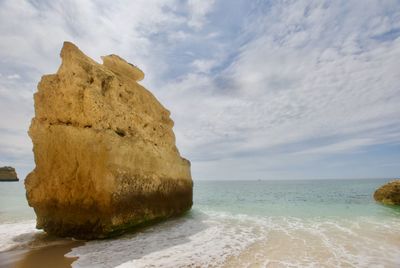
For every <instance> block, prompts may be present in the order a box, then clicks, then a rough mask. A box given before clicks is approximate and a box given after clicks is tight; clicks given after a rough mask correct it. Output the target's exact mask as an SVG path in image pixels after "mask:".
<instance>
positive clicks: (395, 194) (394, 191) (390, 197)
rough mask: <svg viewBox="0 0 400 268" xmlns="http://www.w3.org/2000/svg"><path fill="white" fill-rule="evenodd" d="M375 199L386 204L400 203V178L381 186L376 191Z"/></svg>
mask: <svg viewBox="0 0 400 268" xmlns="http://www.w3.org/2000/svg"><path fill="white" fill-rule="evenodd" d="M374 199H375V200H376V201H378V202H381V203H382V204H384V205H400V180H394V181H391V182H389V183H387V184H385V185H383V186H381V187H380V188H379V189H378V190H376V191H375V193H374Z"/></svg>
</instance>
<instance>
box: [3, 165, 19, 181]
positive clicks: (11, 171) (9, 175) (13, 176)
mask: <svg viewBox="0 0 400 268" xmlns="http://www.w3.org/2000/svg"><path fill="white" fill-rule="evenodd" d="M0 181H18V177H17V172H15V168H13V167H0Z"/></svg>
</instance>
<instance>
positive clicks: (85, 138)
mask: <svg viewBox="0 0 400 268" xmlns="http://www.w3.org/2000/svg"><path fill="white" fill-rule="evenodd" d="M61 58H62V64H61V66H60V68H59V70H58V71H57V73H56V74H52V75H45V76H43V77H42V80H41V81H40V83H39V85H38V92H37V93H35V95H34V101H35V117H34V118H33V120H32V123H31V126H30V129H29V135H30V137H31V138H32V141H33V151H34V156H35V163H36V167H35V169H34V170H33V171H32V172H31V173H30V174H29V175H28V176H27V178H26V180H25V187H26V191H27V199H28V202H29V205H30V206H32V207H33V208H34V210H35V212H36V215H37V228H40V229H44V230H45V231H46V232H48V233H51V234H56V235H59V236H72V237H76V238H84V239H93V238H102V237H107V236H112V235H115V234H119V233H121V232H123V231H124V230H126V229H128V228H131V227H134V226H137V225H143V224H147V223H150V222H153V221H158V220H160V219H165V218H168V217H171V216H174V215H178V214H181V213H183V212H185V211H187V210H189V209H190V208H191V206H192V188H193V183H192V179H191V174H190V162H189V161H188V160H186V159H184V158H182V157H181V156H180V154H179V151H178V150H177V148H176V146H175V136H174V133H173V131H172V127H173V121H172V120H171V119H170V113H169V111H168V110H167V109H165V108H164V107H163V106H162V105H161V104H160V103H159V102H158V101H157V99H156V98H155V97H154V96H153V95H152V94H151V93H150V92H149V91H147V90H146V89H145V88H144V87H142V86H141V85H140V84H138V83H137V81H139V80H141V79H143V78H144V73H143V72H142V71H141V70H140V69H138V68H137V67H135V66H134V65H132V64H129V63H127V62H126V61H125V60H123V59H121V58H120V57H118V56H116V55H110V56H105V57H103V64H99V63H97V62H95V61H93V60H92V59H90V58H89V57H87V56H86V55H84V54H83V53H82V52H81V51H80V50H79V49H78V48H77V47H76V46H75V45H74V44H72V43H69V42H65V43H64V46H63V48H62V51H61Z"/></svg>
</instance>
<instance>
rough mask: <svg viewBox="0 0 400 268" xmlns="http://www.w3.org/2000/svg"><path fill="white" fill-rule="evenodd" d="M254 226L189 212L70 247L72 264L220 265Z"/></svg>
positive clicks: (252, 235)
mask: <svg viewBox="0 0 400 268" xmlns="http://www.w3.org/2000/svg"><path fill="white" fill-rule="evenodd" d="M254 228H257V226H251V225H248V224H247V222H245V221H241V220H240V219H237V218H233V217H225V216H223V215H217V214H216V215H206V214H204V213H199V212H192V214H191V215H189V216H187V217H184V218H180V219H175V220H170V221H168V222H165V223H162V224H158V225H156V226H153V227H151V228H147V229H145V230H142V231H140V232H137V233H135V234H131V235H125V236H122V237H120V238H117V239H110V240H103V241H92V242H88V243H86V244H85V245H84V246H81V247H77V248H74V249H72V252H70V253H68V254H67V256H68V257H79V259H78V260H77V261H75V262H74V263H73V264H72V265H73V267H187V266H195V267H199V266H201V267H207V266H216V265H217V266H218V265H222V264H223V263H224V261H225V260H226V258H227V257H229V256H231V255H234V254H239V253H240V252H241V251H242V250H243V249H244V248H246V246H248V245H250V244H251V243H254V242H255V241H256V240H257V239H258V238H259V235H258V232H259V231H260V230H255V229H254Z"/></svg>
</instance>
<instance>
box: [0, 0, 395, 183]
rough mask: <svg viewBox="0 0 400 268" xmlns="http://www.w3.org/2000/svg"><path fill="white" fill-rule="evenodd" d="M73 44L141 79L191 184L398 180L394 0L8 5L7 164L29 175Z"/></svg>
mask: <svg viewBox="0 0 400 268" xmlns="http://www.w3.org/2000/svg"><path fill="white" fill-rule="evenodd" d="M65 40H67V41H72V42H73V43H75V44H76V45H77V46H78V47H79V48H80V49H81V50H82V51H84V52H85V53H86V54H87V55H89V56H90V57H92V58H93V59H95V60H96V61H99V62H100V61H101V60H100V56H102V55H108V54H117V55H119V56H121V57H123V58H125V59H126V60H127V61H129V62H131V63H133V64H135V65H137V66H138V67H140V68H141V69H142V70H143V71H144V72H145V74H146V77H145V79H144V80H143V81H141V82H140V83H141V84H142V85H144V86H145V87H146V88H148V89H149V90H150V91H151V92H152V93H153V94H154V95H155V96H156V97H157V98H158V99H159V100H160V101H161V103H163V105H164V106H165V107H167V108H168V109H169V110H170V111H171V117H172V119H173V120H174V122H175V126H174V132H175V135H176V138H177V146H178V148H179V150H180V153H181V155H182V156H184V157H185V158H187V159H189V160H190V161H191V163H192V176H193V179H194V180H259V179H261V180H264V179H265V180H268V179H274V180H280V179H329V178H375V177H379V178H391V177H399V176H400V161H399V160H400V1H399V0H358V1H354V0H343V1H341V0H338V1H322V0H321V1H301V0H299V1H279V0H276V1H257V0H254V1H248V0H235V1H232V0H198V1H195V0H189V1H182V0H135V1H128V0H127V1H106V0H100V1H91V0H87V1H81V0H68V1H54V0H48V1H47V0H43V1H38V0H31V1H26V0H17V1H16V0H0V166H3V165H11V166H14V167H16V168H17V173H18V174H19V176H20V177H21V179H23V178H24V177H25V175H26V174H27V173H28V172H29V171H30V170H32V169H33V168H34V160H33V153H32V143H31V140H30V138H29V137H28V135H27V130H28V128H29V124H30V120H31V118H32V117H33V116H34V110H33V98H32V95H33V93H34V92H35V91H36V86H37V83H38V82H39V81H40V78H41V76H42V75H43V74H49V73H55V72H56V70H57V68H58V66H59V65H60V58H59V52H60V49H61V47H62V44H63V42H64V41H65Z"/></svg>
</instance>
